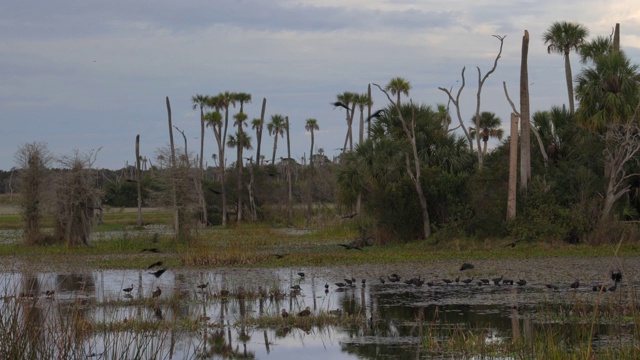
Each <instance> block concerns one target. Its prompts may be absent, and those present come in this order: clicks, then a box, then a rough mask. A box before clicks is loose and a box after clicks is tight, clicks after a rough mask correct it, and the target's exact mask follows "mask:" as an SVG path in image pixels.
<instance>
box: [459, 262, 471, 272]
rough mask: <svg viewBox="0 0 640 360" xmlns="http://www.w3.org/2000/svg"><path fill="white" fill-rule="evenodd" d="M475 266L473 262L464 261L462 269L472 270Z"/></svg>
mask: <svg viewBox="0 0 640 360" xmlns="http://www.w3.org/2000/svg"><path fill="white" fill-rule="evenodd" d="M473 268H474V266H473V264H470V263H464V264H462V266H460V271H464V270H471V269H473Z"/></svg>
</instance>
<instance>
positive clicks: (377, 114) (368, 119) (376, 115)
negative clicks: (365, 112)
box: [365, 109, 385, 122]
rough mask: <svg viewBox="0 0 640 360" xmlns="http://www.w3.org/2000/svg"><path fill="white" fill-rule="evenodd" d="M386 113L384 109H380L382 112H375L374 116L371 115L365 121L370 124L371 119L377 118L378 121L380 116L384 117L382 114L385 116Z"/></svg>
mask: <svg viewBox="0 0 640 360" xmlns="http://www.w3.org/2000/svg"><path fill="white" fill-rule="evenodd" d="M384 113H385V111H384V109H380V110H378V111H376V112H374V113H373V114H371V115H370V116H369V117H368V118H367V120H365V121H366V122H369V121H371V119H373V118H376V119H377V118H379V117H380V116H382V114H384Z"/></svg>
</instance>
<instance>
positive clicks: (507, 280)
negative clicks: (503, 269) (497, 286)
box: [502, 279, 513, 285]
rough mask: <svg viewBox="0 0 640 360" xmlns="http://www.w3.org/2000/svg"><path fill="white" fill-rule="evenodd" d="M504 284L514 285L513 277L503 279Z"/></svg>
mask: <svg viewBox="0 0 640 360" xmlns="http://www.w3.org/2000/svg"><path fill="white" fill-rule="evenodd" d="M502 285H513V279H503V280H502Z"/></svg>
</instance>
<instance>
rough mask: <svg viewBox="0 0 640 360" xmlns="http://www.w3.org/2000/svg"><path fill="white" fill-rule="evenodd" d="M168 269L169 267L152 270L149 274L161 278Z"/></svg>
mask: <svg viewBox="0 0 640 360" xmlns="http://www.w3.org/2000/svg"><path fill="white" fill-rule="evenodd" d="M165 271H167V269H160V270H158V271H154V272H150V273H149V274H151V275H153V276H155V277H156V279H157V278H159V277H160V276H162V274H164V272H165Z"/></svg>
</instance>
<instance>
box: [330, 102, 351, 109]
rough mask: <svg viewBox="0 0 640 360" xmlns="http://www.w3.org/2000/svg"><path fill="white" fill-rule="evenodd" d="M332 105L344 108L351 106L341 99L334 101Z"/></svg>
mask: <svg viewBox="0 0 640 360" xmlns="http://www.w3.org/2000/svg"><path fill="white" fill-rule="evenodd" d="M331 105H333V106H334V107H338V106H339V107H343V108H345V109H347V110H349V107H347V105H345V104H343V103H341V102H340V101H336V102H332V103H331Z"/></svg>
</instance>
